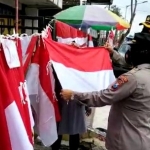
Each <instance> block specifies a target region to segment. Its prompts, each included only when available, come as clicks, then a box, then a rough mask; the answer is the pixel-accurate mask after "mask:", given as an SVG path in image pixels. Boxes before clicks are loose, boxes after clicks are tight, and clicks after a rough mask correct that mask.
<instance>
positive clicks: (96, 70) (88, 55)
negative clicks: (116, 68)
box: [45, 39, 115, 127]
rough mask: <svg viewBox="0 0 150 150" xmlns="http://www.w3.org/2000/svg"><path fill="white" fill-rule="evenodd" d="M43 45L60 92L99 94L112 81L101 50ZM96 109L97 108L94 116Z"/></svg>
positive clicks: (104, 55) (113, 79)
mask: <svg viewBox="0 0 150 150" xmlns="http://www.w3.org/2000/svg"><path fill="white" fill-rule="evenodd" d="M45 45H46V47H47V49H48V51H49V54H50V58H51V62H52V64H53V66H54V69H55V71H56V74H57V77H58V79H59V81H60V83H61V85H62V88H64V89H71V90H74V91H78V92H91V91H99V90H102V89H105V88H107V87H108V86H109V85H110V84H111V83H112V82H114V81H115V76H114V73H113V68H112V63H111V61H110V57H109V53H108V51H107V50H106V49H104V48H103V47H98V48H84V50H81V49H76V48H74V47H70V46H68V45H64V44H62V43H57V42H55V41H52V40H48V39H45ZM99 109H101V108H96V111H95V114H96V112H97V110H98V111H99ZM95 114H94V116H93V119H94V120H95V117H96V118H97V116H96V115H95ZM99 115H100V114H99ZM94 124H96V125H94ZM100 125H101V122H100V121H98V122H97V120H95V123H94V121H93V123H92V126H94V127H96V126H98V127H99V126H100Z"/></svg>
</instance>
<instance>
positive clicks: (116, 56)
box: [104, 15, 150, 67]
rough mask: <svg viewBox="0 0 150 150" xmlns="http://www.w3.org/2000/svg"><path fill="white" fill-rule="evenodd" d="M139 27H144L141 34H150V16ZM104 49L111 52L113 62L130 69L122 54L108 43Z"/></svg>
mask: <svg viewBox="0 0 150 150" xmlns="http://www.w3.org/2000/svg"><path fill="white" fill-rule="evenodd" d="M139 25H143V29H142V31H141V33H150V15H148V16H147V17H146V20H145V22H143V23H140V24H139ZM131 42H132V41H131ZM133 42H134V41H133ZM104 47H105V48H106V49H107V50H108V51H109V53H110V56H111V58H112V61H113V62H115V63H118V64H120V65H123V66H127V67H130V66H129V64H128V63H127V62H126V61H125V58H124V57H123V56H122V55H121V54H120V53H118V52H117V51H116V50H114V48H113V47H111V46H110V44H109V43H106V44H105V45H104ZM126 55H128V54H126ZM126 57H128V56H126Z"/></svg>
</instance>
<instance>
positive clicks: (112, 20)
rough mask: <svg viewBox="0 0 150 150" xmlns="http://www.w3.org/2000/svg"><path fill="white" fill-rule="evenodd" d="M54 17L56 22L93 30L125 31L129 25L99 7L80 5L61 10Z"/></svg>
mask: <svg viewBox="0 0 150 150" xmlns="http://www.w3.org/2000/svg"><path fill="white" fill-rule="evenodd" d="M54 17H55V18H56V19H57V20H60V21H62V22H65V23H67V24H70V25H72V26H75V27H77V28H89V27H91V28H93V29H95V30H111V29H112V27H113V28H116V29H118V30H123V29H127V28H129V27H130V25H129V23H127V22H126V21H125V20H123V19H122V18H120V17H119V16H117V15H116V14H114V13H112V12H111V11H109V10H106V9H103V8H101V7H100V6H99V5H81V6H74V7H70V8H68V9H66V10H63V11H61V12H59V13H57V14H56V15H54Z"/></svg>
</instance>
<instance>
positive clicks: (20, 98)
mask: <svg viewBox="0 0 150 150" xmlns="http://www.w3.org/2000/svg"><path fill="white" fill-rule="evenodd" d="M0 49H1V52H0V64H1V66H0V84H1V86H0V118H1V123H0V133H1V136H0V149H2V150H33V139H32V135H33V126H34V121H33V117H32V113H31V107H30V101H29V96H28V91H27V86H26V82H25V79H24V70H23V65H22V50H21V44H20V42H19V41H18V39H1V47H0Z"/></svg>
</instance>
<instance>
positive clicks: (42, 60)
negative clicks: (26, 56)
mask: <svg viewBox="0 0 150 150" xmlns="http://www.w3.org/2000/svg"><path fill="white" fill-rule="evenodd" d="M49 61H50V58H49V53H48V51H47V50H46V49H45V48H44V45H43V41H42V39H41V40H40V45H39V47H38V48H37V50H36V52H35V55H34V57H33V58H32V63H38V64H39V79H40V84H41V86H42V88H43V90H44V92H45V93H46V95H47V96H48V98H49V100H50V101H51V102H52V104H53V106H54V110H55V117H56V121H57V122H58V121H60V120H61V116H60V112H59V108H58V102H57V100H56V98H55V93H54V92H53V90H52V84H53V83H51V79H50V75H52V73H50V72H49V73H47V70H46V69H47V65H48V63H49ZM48 71H51V70H48Z"/></svg>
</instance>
